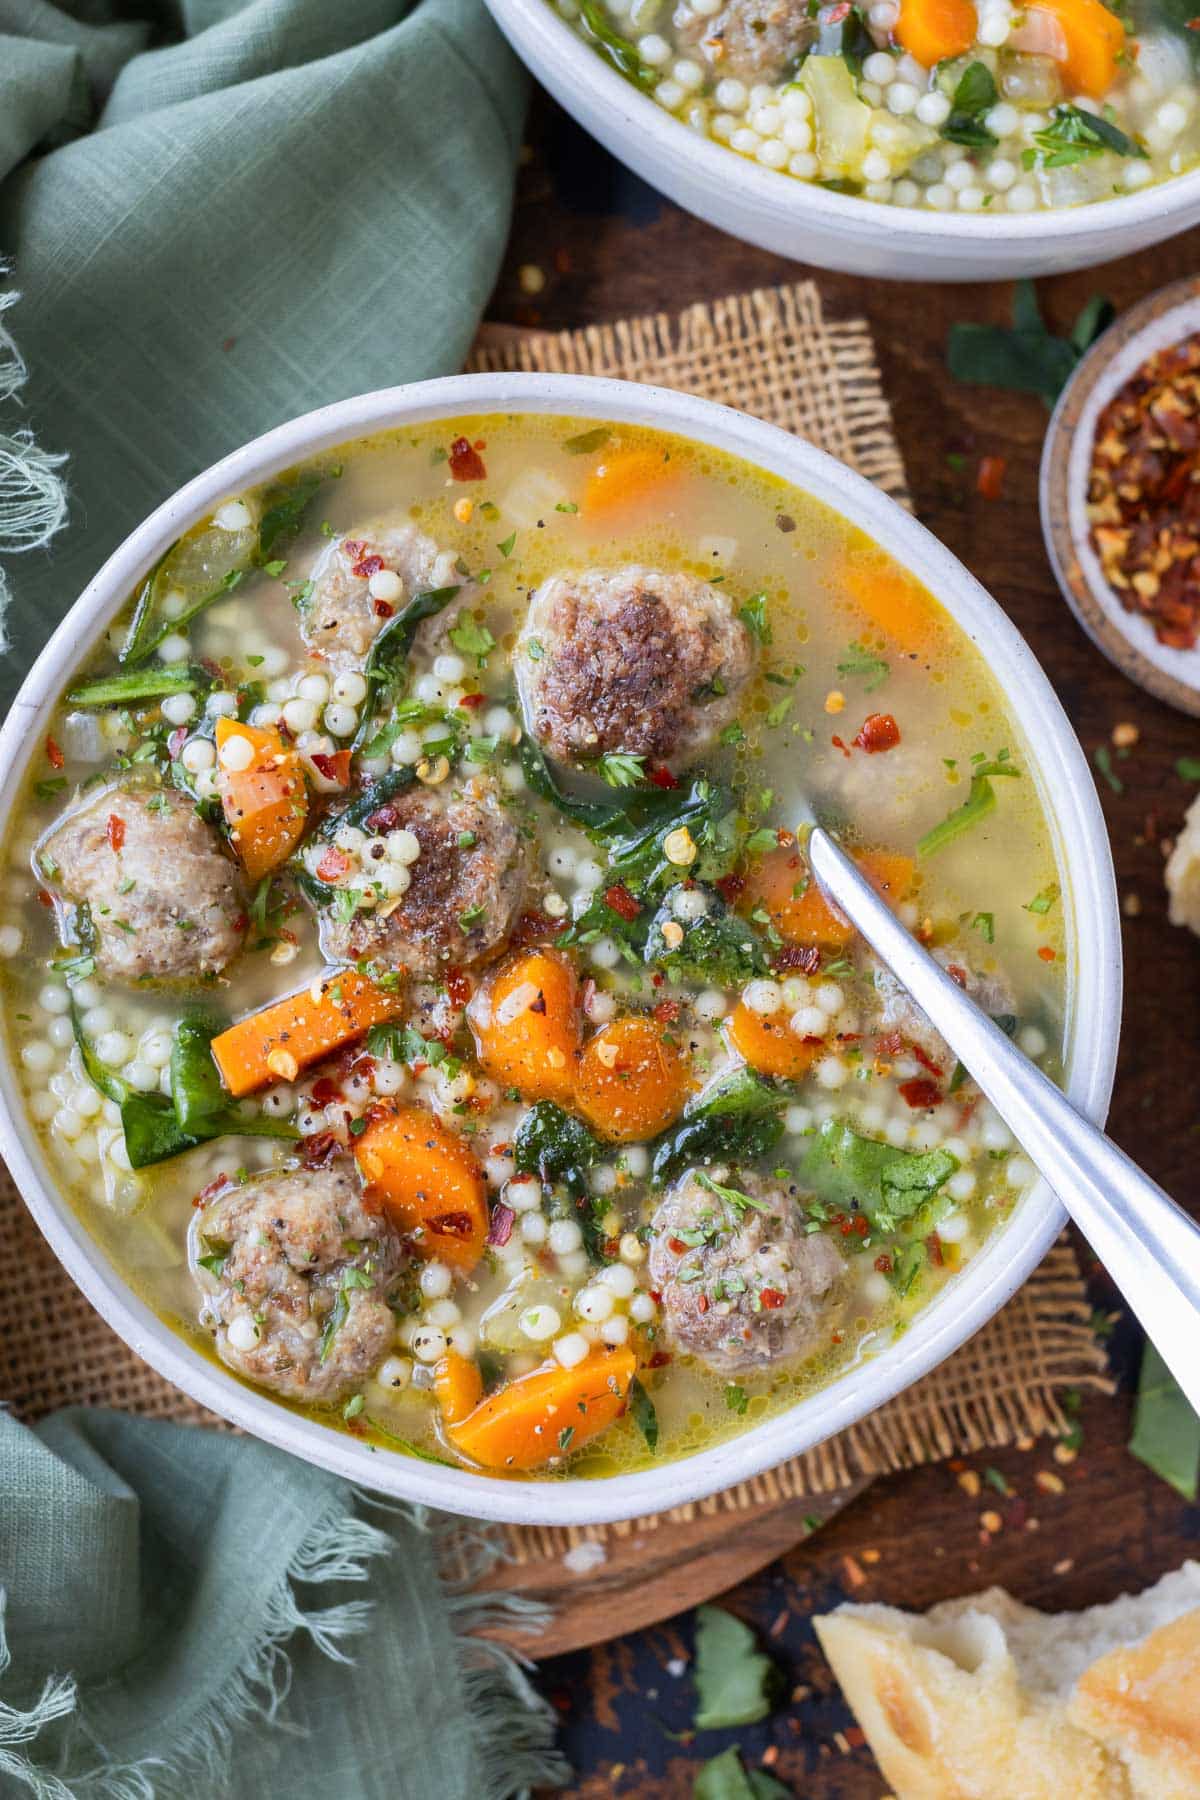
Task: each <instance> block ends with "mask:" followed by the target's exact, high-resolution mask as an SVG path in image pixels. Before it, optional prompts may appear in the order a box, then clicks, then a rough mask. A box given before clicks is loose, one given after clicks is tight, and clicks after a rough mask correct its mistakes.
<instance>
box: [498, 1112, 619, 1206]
mask: <svg viewBox="0 0 1200 1800" xmlns="http://www.w3.org/2000/svg"><path fill="white" fill-rule="evenodd" d="M603 1155H604V1145H603V1144H601V1143H600V1142H599V1140H598V1139H596V1138H595V1137H593V1136H592V1133H591V1132H590V1131H589V1130H588V1128H587V1126H586V1125H584V1124H583V1123H582V1121H581V1120H579V1119H575V1118H572V1117H571V1115H570V1113H567V1112H564V1111H563V1109H562V1107H561V1106H556V1105H555V1104H554V1102H553V1100H539V1101H538V1102H537V1103H536V1105H534V1106H531V1107H530V1109H529V1111H528V1112H527V1113H526V1114H525V1116H524V1118H523V1119H522V1120H521V1123H520V1124H519V1125H518V1126H517V1129H516V1133H515V1135H514V1137H513V1160H514V1161H515V1163H516V1165H517V1169H518V1171H519V1172H520V1173H521V1174H522V1175H537V1176H539V1177H540V1179H541V1180H542V1181H549V1182H554V1181H561V1182H563V1183H564V1184H565V1186H567V1187H568V1188H570V1190H571V1192H572V1193H573V1194H584V1193H586V1191H587V1172H588V1170H589V1169H590V1168H591V1167H592V1164H593V1163H596V1162H599V1161H600V1159H601V1158H602V1157H603Z"/></svg>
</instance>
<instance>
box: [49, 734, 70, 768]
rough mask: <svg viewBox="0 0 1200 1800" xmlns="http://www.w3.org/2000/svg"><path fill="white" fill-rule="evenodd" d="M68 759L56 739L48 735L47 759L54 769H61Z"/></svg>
mask: <svg viewBox="0 0 1200 1800" xmlns="http://www.w3.org/2000/svg"><path fill="white" fill-rule="evenodd" d="M66 760H67V759H66V757H65V756H64V755H63V753H62V751H61V749H60V748H59V746H58V744H57V743H56V742H55V740H54V739H53V738H52V737H48V738H47V739H46V761H47V762H48V763H49V764H50V767H51V768H52V769H61V768H62V766H63V764H64V763H65V762H66Z"/></svg>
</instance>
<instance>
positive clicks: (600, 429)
mask: <svg viewBox="0 0 1200 1800" xmlns="http://www.w3.org/2000/svg"><path fill="white" fill-rule="evenodd" d="M624 41H625V40H624V39H622V42H624ZM623 73H624V70H622V74H623ZM654 79H655V81H657V80H658V77H657V75H656V76H655V78H654ZM611 436H612V433H611V432H610V431H609V429H608V426H607V425H597V426H595V427H594V429H593V430H591V431H581V432H580V433H579V434H578V436H577V437H569V438H567V439H566V440H565V442H564V444H563V449H564V450H565V451H566V452H567V455H568V456H590V455H591V454H592V451H593V450H603V448H604V446H605V444H607V442H608V440H609V438H610V437H611Z"/></svg>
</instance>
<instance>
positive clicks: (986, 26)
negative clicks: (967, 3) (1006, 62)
mask: <svg viewBox="0 0 1200 1800" xmlns="http://www.w3.org/2000/svg"><path fill="white" fill-rule="evenodd" d="M1011 30H1012V17H1011V15H1010V14H1007V13H991V14H989V15H988V16H987V17H986V18H983V19H981V20H980V22H979V29H978V32H977V34H976V36H977V40H978V42H979V43H981V44H983V45H984V46H985V48H987V49H990V50H998V49H999V48H1000V46H1001V44H1006V43H1007V42H1008V36H1009V33H1010V31H1011Z"/></svg>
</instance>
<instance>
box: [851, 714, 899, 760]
mask: <svg viewBox="0 0 1200 1800" xmlns="http://www.w3.org/2000/svg"><path fill="white" fill-rule="evenodd" d="M899 742H900V727H899V726H898V725H897V723H896V721H895V719H893V717H892V715H891V713H871V714H869V716H868V717H867V718H865V719H864V720H863V723H862V730H861V731H860V732H859V734H858V736H857V737H856V738H855V740H854V743H855V748H856V749H859V750H865V751H866V753H867V755H868V756H878V755H879V753H880V751H882V750H894V749H895V748H896V745H897V744H898V743H899Z"/></svg>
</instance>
